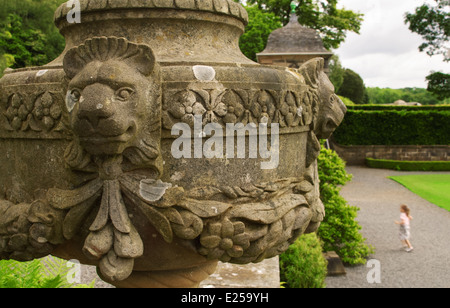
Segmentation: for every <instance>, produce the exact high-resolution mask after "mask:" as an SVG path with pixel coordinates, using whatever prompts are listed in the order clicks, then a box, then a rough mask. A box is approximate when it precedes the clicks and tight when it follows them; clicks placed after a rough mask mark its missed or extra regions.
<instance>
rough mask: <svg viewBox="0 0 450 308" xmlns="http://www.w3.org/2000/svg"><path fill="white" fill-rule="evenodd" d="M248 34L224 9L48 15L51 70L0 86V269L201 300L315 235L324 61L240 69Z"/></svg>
mask: <svg viewBox="0 0 450 308" xmlns="http://www.w3.org/2000/svg"><path fill="white" fill-rule="evenodd" d="M76 14H79V15H78V17H79V20H77V18H74V16H75V17H76V16H77V15H76ZM247 19H248V17H247V13H246V11H245V9H244V8H243V7H242V6H241V5H239V4H237V3H235V2H234V1H231V0H146V1H143V0H139V1H137V0H136V1H135V0H109V1H106V0H80V1H69V2H68V3H67V4H63V5H62V6H61V7H60V8H58V10H57V11H56V13H55V23H56V25H57V27H58V28H59V29H60V31H61V33H62V34H63V35H64V37H65V39H66V48H65V50H64V52H63V53H62V54H61V56H60V57H58V58H57V59H56V60H54V61H53V62H51V63H49V64H48V65H45V66H42V67H31V68H24V69H16V70H8V71H6V72H5V75H4V77H3V78H2V79H1V80H0V175H1V176H0V259H16V260H19V261H27V260H32V259H35V258H40V257H43V256H46V255H49V254H52V255H55V256H58V257H61V258H65V259H77V260H79V261H80V262H81V263H83V264H90V265H96V266H97V267H98V272H99V274H100V276H101V277H102V278H103V279H104V280H105V281H107V282H110V283H112V284H113V285H115V286H118V287H196V286H198V284H199V283H200V282H201V281H202V280H204V279H206V278H207V277H208V276H209V275H210V274H212V273H213V272H214V270H215V267H216V264H217V262H218V261H222V262H231V263H236V264H247V263H252V262H254V263H256V262H260V261H262V260H264V259H266V258H272V257H274V256H277V255H279V254H281V253H283V252H284V251H285V250H286V249H287V248H288V247H289V245H290V244H292V243H293V242H294V241H295V240H296V239H297V238H298V237H299V236H300V235H301V234H303V233H305V232H314V231H316V230H317V228H318V226H319V224H320V222H321V221H322V219H323V217H324V214H325V213H324V207H323V204H322V203H321V201H320V198H319V189H318V181H319V180H318V174H317V156H318V154H319V151H320V143H319V139H321V138H328V137H329V136H330V135H331V133H332V132H333V131H334V130H335V129H336V127H337V126H338V125H339V124H340V122H341V121H342V119H343V117H344V114H345V111H346V108H345V106H344V105H343V103H342V102H341V101H340V100H339V98H338V97H337V96H336V95H334V93H333V92H334V89H333V86H332V84H331V83H330V81H329V80H328V77H327V76H326V74H325V73H324V72H323V60H322V59H313V60H311V61H309V62H307V63H306V64H304V65H303V66H302V67H300V68H299V69H295V70H293V69H286V68H281V67H269V66H261V65H259V64H257V63H254V62H252V61H250V60H249V59H247V58H246V57H245V56H244V55H243V54H242V53H241V51H240V50H239V46H238V42H239V37H240V35H241V34H242V33H243V31H244V28H245V25H246V23H247Z"/></svg>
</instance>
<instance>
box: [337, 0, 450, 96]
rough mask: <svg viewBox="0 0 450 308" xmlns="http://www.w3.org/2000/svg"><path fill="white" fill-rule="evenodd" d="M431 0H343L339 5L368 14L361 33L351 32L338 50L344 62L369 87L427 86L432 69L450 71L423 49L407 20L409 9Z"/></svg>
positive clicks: (436, 57)
mask: <svg viewBox="0 0 450 308" xmlns="http://www.w3.org/2000/svg"><path fill="white" fill-rule="evenodd" d="M425 1H431V0H370V1H361V0H340V1H339V5H340V6H341V7H342V6H343V7H345V8H346V9H350V10H353V11H359V12H361V13H364V14H365V16H364V22H363V24H362V27H361V31H360V35H357V34H354V33H350V34H349V35H348V37H347V39H346V41H345V43H344V44H342V45H341V47H340V48H339V49H338V50H335V53H336V54H338V55H339V57H340V59H341V62H342V65H343V66H344V67H346V68H350V69H352V70H354V71H355V72H357V73H358V74H360V75H361V77H363V79H364V81H365V83H366V85H367V86H369V87H390V88H403V87H421V88H426V86H427V85H426V81H425V77H426V76H427V75H428V74H429V73H430V71H438V70H441V71H447V72H450V64H449V63H445V62H443V61H442V57H441V56H439V55H438V56H434V57H432V58H431V57H429V56H428V55H426V54H425V53H421V52H419V49H418V47H419V45H420V44H421V43H422V42H423V40H422V38H421V37H420V36H419V35H417V34H415V33H412V32H411V31H410V30H409V29H408V26H407V25H406V24H405V23H404V16H405V14H406V13H407V12H414V10H415V8H416V7H418V6H420V5H422V4H423V3H424V2H425Z"/></svg>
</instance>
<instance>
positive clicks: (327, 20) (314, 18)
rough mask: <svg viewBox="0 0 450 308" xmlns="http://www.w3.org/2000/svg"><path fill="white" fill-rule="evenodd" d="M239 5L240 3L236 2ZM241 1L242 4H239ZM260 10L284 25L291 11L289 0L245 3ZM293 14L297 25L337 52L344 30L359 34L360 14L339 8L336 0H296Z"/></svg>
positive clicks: (361, 15)
mask: <svg viewBox="0 0 450 308" xmlns="http://www.w3.org/2000/svg"><path fill="white" fill-rule="evenodd" d="M238 2H239V1H238ZM241 2H242V1H241ZM247 2H248V3H249V4H256V5H257V6H258V8H259V9H260V10H263V11H266V12H272V13H274V14H275V15H276V16H278V17H279V18H280V19H281V20H282V22H283V24H287V22H288V21H289V17H290V12H291V6H290V5H291V0H248V1H247ZM298 2H299V4H298V6H297V9H296V14H297V16H298V17H299V20H298V21H299V23H300V24H302V25H304V26H307V27H310V28H312V29H316V30H317V31H318V32H319V33H320V34H321V36H322V39H323V43H324V46H325V48H327V49H331V48H334V49H337V48H338V47H339V45H340V44H341V43H342V42H343V41H344V40H345V38H346V33H347V31H352V32H355V33H358V34H359V30H360V27H361V23H362V21H363V18H362V17H363V14H360V13H355V12H353V11H351V10H346V9H338V8H337V2H338V0H299V1H298Z"/></svg>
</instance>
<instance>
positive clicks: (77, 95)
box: [70, 90, 81, 102]
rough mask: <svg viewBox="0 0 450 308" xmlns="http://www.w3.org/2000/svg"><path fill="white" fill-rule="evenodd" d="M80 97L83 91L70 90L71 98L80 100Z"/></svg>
mask: <svg viewBox="0 0 450 308" xmlns="http://www.w3.org/2000/svg"><path fill="white" fill-rule="evenodd" d="M80 97H81V93H80V91H79V90H72V92H70V98H71V99H72V101H74V102H79V101H80Z"/></svg>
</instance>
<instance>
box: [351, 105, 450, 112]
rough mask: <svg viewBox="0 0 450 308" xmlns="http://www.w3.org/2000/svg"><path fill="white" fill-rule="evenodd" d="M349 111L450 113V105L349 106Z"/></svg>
mask: <svg viewBox="0 0 450 308" xmlns="http://www.w3.org/2000/svg"><path fill="white" fill-rule="evenodd" d="M347 109H349V110H365V111H375V110H397V111H401V110H405V111H427V110H428V111H429V110H433V111H450V105H439V106H396V105H350V106H347Z"/></svg>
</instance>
